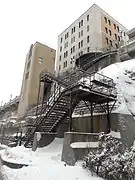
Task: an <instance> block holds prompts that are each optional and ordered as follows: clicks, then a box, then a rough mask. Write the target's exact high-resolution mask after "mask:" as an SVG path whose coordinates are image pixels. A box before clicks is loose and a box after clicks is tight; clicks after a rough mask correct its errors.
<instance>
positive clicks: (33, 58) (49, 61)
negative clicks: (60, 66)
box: [18, 42, 56, 118]
mask: <svg viewBox="0 0 135 180" xmlns="http://www.w3.org/2000/svg"><path fill="white" fill-rule="evenodd" d="M55 53H56V51H55V50H54V49H52V48H50V47H48V46H46V45H44V44H41V43H39V42H36V43H35V44H34V45H33V44H32V45H31V47H30V50H29V52H28V54H27V56H26V63H25V68H24V74H23V81H22V87H21V93H20V102H19V106H18V118H19V117H21V116H23V115H24V114H25V112H26V110H27V108H28V107H32V106H34V105H36V104H37V98H38V91H39V75H40V73H41V72H42V71H43V70H45V71H47V72H51V73H53V72H54V66H55ZM42 96H43V86H41V88H40V95H39V99H40V102H41V101H42Z"/></svg>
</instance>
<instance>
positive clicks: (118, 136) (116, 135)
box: [108, 130, 121, 139]
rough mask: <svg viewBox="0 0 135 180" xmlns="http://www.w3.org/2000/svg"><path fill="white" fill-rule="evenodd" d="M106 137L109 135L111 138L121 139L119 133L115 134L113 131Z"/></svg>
mask: <svg viewBox="0 0 135 180" xmlns="http://www.w3.org/2000/svg"><path fill="white" fill-rule="evenodd" d="M108 135H111V136H112V137H114V138H118V139H119V138H121V134H120V132H115V131H112V130H111V132H110V133H109V134H108Z"/></svg>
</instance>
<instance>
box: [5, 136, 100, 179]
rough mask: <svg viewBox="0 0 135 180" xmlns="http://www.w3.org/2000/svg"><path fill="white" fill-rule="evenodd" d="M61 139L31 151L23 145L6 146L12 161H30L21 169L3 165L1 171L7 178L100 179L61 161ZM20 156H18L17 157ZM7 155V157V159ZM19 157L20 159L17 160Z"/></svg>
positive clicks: (78, 167) (77, 166) (79, 166)
mask: <svg viewBox="0 0 135 180" xmlns="http://www.w3.org/2000/svg"><path fill="white" fill-rule="evenodd" d="M62 145H63V140H62V139H55V141H54V142H53V143H51V144H50V145H49V146H47V147H44V148H41V149H38V150H37V151H36V152H31V150H30V149H24V148H23V147H16V148H12V149H11V148H10V149H9V148H8V150H7V151H8V152H9V154H8V157H10V158H9V160H10V161H12V160H13V162H15V160H16V161H19V162H20V161H21V162H23V163H24V162H26V163H27V162H31V165H30V166H28V167H23V168H22V169H17V170H15V169H10V168H8V167H6V166H4V167H3V172H4V174H5V175H6V177H7V179H8V180H30V179H32V180H37V179H39V180H100V179H101V178H98V177H93V176H91V174H90V172H87V171H86V170H85V169H83V168H82V167H81V165H79V164H78V165H76V166H74V167H73V166H65V165H64V162H61V161H60V159H61V152H62ZM19 153H20V155H19ZM19 156H20V158H19ZM8 157H7V159H8ZM19 159H20V160H19Z"/></svg>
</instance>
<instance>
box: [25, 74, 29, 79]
mask: <svg viewBox="0 0 135 180" xmlns="http://www.w3.org/2000/svg"><path fill="white" fill-rule="evenodd" d="M28 77H29V72H27V73H26V76H25V80H26V79H28Z"/></svg>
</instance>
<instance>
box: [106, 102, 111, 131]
mask: <svg viewBox="0 0 135 180" xmlns="http://www.w3.org/2000/svg"><path fill="white" fill-rule="evenodd" d="M110 128H111V124H110V112H109V103H108V102H107V133H110Z"/></svg>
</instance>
